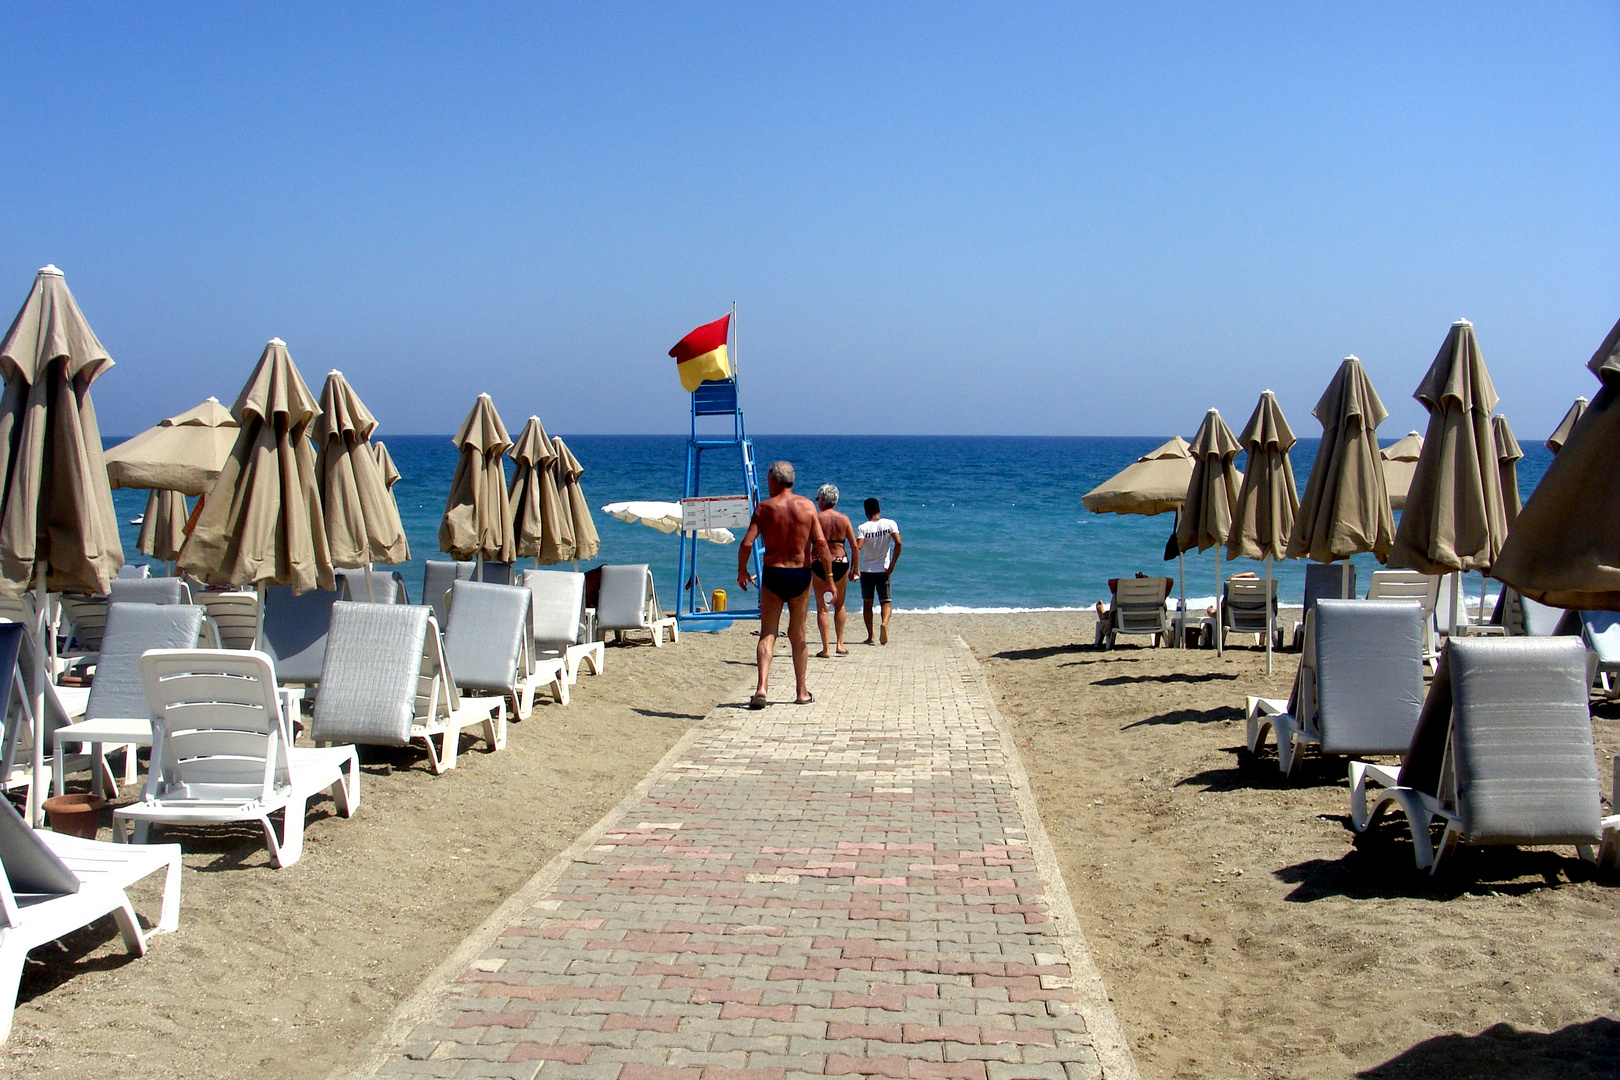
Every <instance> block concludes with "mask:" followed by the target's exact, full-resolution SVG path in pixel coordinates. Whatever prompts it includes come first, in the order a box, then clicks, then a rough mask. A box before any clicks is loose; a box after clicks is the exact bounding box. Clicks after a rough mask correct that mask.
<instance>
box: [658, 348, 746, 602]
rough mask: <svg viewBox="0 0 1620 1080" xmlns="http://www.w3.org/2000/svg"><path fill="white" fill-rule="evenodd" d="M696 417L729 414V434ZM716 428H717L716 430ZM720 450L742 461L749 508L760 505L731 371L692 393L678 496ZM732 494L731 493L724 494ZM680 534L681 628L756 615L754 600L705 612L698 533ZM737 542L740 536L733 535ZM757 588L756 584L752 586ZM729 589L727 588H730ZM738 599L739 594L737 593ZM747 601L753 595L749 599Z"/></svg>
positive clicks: (690, 490)
mask: <svg viewBox="0 0 1620 1080" xmlns="http://www.w3.org/2000/svg"><path fill="white" fill-rule="evenodd" d="M699 417H716V418H719V417H729V418H730V420H731V432H730V434H729V435H727V434H726V433H725V423H724V421H723V420H719V421H716V420H710V421H709V423H708V425H707V426H708V427H709V428H710V430H708V431H706V432H700V431H699V426H700V425H699V423H698V418H699ZM716 429H717V430H716ZM714 451H720V452H722V456H725V457H729V456H730V455H731V454H736V455H737V457H736V458H735V459H734V460H737V461H739V462H740V463H741V465H742V480H743V492H744V493H745V494H746V495H747V496H748V503H749V506H750V507H754V506H758V505H759V483H758V482H757V481H756V480H755V477H754V444H753V442H752V441H751V440H750V439H749V438H748V428H747V426H746V425H745V424H744V423H743V411H742V403H741V402H740V401H739V400H738V398H737V378H736V376H735V375H733V376H732V377H731V378H729V379H725V380H716V381H710V382H703V383H699V384H698V388H697V389H696V390H694V391H692V434H691V437H690V438H689V439H688V440H687V442H686V490H685V493H684V494H683V495H682V498H683V499H695V498H698V497H699V496H700V494H701V487H700V485H701V482H702V478H703V455H704V453H705V452H711V453H712V452H714ZM728 494H735V492H728ZM676 535H677V536H678V537H680V543H681V555H680V560H679V563H678V564H677V577H676V581H677V582H678V583H679V585H680V597H679V599H678V600H677V602H676V605H675V614H676V617H677V618H678V620H679V625H680V628H681V629H682V630H708V629H716V630H718V629H722V628H724V626H725V625H728V624H730V623H731V622H732V621H733V620H735V619H757V618H759V606H758V604H757V602H756V603H755V604H754V606H753V607H750V608H746V609H741V610H739V609H736V608H731V607H730V606H729V605H728V609H727V610H725V611H708V610H704V609H706V607H707V605H706V604H705V603H704V597H703V596H702V595H701V594H702V590H703V587H702V585H701V584H700V583H699V581H698V579H697V545H698V536H697V534H696V533H695V532H693V533H688V532H685V531H684V530H683V531H681V532H678V533H677V534H676ZM738 539H739V540H741V537H740V536H739V537H738ZM761 558H762V548H761V546H760V545H759V544H758V543H756V544H755V545H754V550H753V551H752V552H750V553H749V559H750V561H751V563H752V566H753V570H752V572H753V575H754V577H755V578H756V579H758V578H760V577H761V576H763V575H762V567H761ZM726 581H727V583H728V586H733V585H734V584H735V583H734V580H733V579H732V578H731V576H730V575H727V578H726ZM755 587H756V588H757V587H758V586H757V585H756V586H755ZM731 591H732V589H731V588H730V587H728V588H727V592H731ZM739 599H741V597H739ZM751 599H752V598H751Z"/></svg>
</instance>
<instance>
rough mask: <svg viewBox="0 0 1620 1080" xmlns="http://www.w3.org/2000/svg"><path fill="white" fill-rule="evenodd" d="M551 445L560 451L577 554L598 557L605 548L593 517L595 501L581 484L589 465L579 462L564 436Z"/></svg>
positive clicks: (561, 474)
mask: <svg viewBox="0 0 1620 1080" xmlns="http://www.w3.org/2000/svg"><path fill="white" fill-rule="evenodd" d="M551 448H552V450H553V451H555V452H556V454H557V479H558V480H559V481H560V482H561V484H562V486H563V493H564V495H565V496H566V498H567V500H568V518H569V521H570V523H571V524H572V525H573V531H574V556H573V557H574V558H575V559H594V558H596V553H597V552H599V551H601V550H602V540H601V538H600V537H598V536H597V534H596V522H595V521H593V520H592V519H591V504H590V503H588V502H586V501H585V492H584V490H583V489H582V488H580V486H579V478H580V477H581V476H584V475H585V466H583V465H581V464H580V463H579V459H578V458H576V457H574V453H573V451H571V450H569V449H568V444H567V443H565V442H563V441H562V439H560V438H554V439H552V440H551Z"/></svg>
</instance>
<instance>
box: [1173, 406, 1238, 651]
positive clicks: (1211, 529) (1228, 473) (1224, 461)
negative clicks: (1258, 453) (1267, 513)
mask: <svg viewBox="0 0 1620 1080" xmlns="http://www.w3.org/2000/svg"><path fill="white" fill-rule="evenodd" d="M1240 449H1242V448H1241V447H1240V446H1238V441H1237V440H1236V439H1235V438H1233V437H1232V429H1231V428H1229V427H1227V426H1226V421H1225V420H1222V419H1221V414H1220V411H1219V410H1218V409H1211V410H1209V412H1207V413H1205V414H1204V422H1203V423H1202V424H1200V425H1198V431H1197V433H1196V434H1194V435H1193V438H1192V446H1191V447H1190V452H1191V454H1192V461H1193V470H1192V479H1191V480H1189V481H1188V482H1187V496H1186V499H1185V500H1184V501H1183V503H1182V507H1181V520H1180V521H1179V522H1178V523H1177V526H1176V545H1177V546H1178V547H1179V548H1180V549H1181V550H1182V551H1191V550H1192V549H1193V548H1197V549H1198V550H1199V551H1206V550H1208V549H1209V548H1212V547H1213V548H1214V549H1215V602H1216V604H1217V605H1219V603H1220V596H1221V545H1224V544H1225V543H1226V538H1227V537H1228V536H1229V535H1231V532H1232V519H1233V512H1234V510H1235V509H1236V508H1237V497H1238V486H1239V485H1240V484H1241V483H1242V482H1243V474H1241V473H1239V472H1238V470H1237V465H1236V460H1237V455H1238V451H1239V450H1240ZM1222 637H1223V635H1222V634H1221V629H1220V627H1219V626H1217V627H1216V628H1215V651H1216V652H1217V653H1220V652H1223V651H1224V649H1225V643H1224V642H1223V641H1222V640H1221V639H1222Z"/></svg>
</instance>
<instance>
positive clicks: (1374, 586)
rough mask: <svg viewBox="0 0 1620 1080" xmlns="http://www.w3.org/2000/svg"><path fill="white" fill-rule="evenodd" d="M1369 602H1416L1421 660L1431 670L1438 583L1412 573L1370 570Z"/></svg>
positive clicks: (1435, 656) (1434, 654)
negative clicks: (1420, 628) (1419, 611)
mask: <svg viewBox="0 0 1620 1080" xmlns="http://www.w3.org/2000/svg"><path fill="white" fill-rule="evenodd" d="M1367 599H1369V600H1416V601H1417V602H1418V603H1419V604H1422V605H1423V660H1424V662H1425V663H1427V664H1429V665H1430V666H1431V667H1432V666H1433V665H1434V663H1435V661H1436V660H1437V659H1438V658H1439V655H1440V654H1439V652H1438V646H1437V644H1436V642H1435V626H1434V609H1435V605H1436V604H1437V603H1439V600H1440V579H1439V578H1438V577H1436V576H1434V575H1433V574H1420V573H1418V572H1417V571H1416V570H1374V571H1373V573H1372V581H1371V583H1370V584H1368V586H1367Z"/></svg>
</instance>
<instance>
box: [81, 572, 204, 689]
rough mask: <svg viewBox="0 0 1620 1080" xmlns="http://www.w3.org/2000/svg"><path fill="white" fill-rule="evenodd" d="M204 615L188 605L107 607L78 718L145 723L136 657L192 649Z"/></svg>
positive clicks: (118, 604) (138, 665) (158, 579)
mask: <svg viewBox="0 0 1620 1080" xmlns="http://www.w3.org/2000/svg"><path fill="white" fill-rule="evenodd" d="M152 580H154V581H161V580H164V579H162V578H154V579H152ZM204 614H205V613H204V611H203V609H202V608H200V607H194V606H192V605H190V604H134V603H117V604H113V605H111V607H110V609H109V611H108V614H107V633H106V635H105V636H104V637H102V639H101V659H100V660H99V661H98V662H97V663H96V677H95V681H93V682H92V683H91V684H90V701H89V703H88V704H87V705H86V706H85V707H84V718H85V719H86V720H108V719H119V720H135V719H151V718H152V717H153V715H154V714H153V713H152V712H150V711H149V709H148V707H147V706H148V702H147V699H146V692H145V691H144V690H143V689H142V686H141V671H140V659H141V654H142V653H144V652H146V651H147V650H149V649H195V648H196V647H197V637H198V635H199V634H201V633H202V627H203V616H204Z"/></svg>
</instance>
